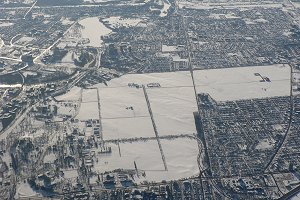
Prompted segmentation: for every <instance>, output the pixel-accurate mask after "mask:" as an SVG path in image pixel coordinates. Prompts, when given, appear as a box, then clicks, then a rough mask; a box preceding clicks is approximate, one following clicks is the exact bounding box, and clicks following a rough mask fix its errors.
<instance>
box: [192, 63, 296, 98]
mask: <svg viewBox="0 0 300 200" xmlns="http://www.w3.org/2000/svg"><path fill="white" fill-rule="evenodd" d="M290 70H291V69H290V67H289V66H288V65H271V66H263V67H262V66H258V67H243V68H229V69H211V70H201V71H195V72H194V78H195V84H196V86H197V87H196V88H197V92H198V93H200V92H205V93H209V94H210V95H211V96H212V97H213V98H214V99H215V100H217V101H226V100H237V99H251V98H266V97H274V96H285V95H289V94H290ZM255 73H259V74H260V75H261V76H263V77H268V78H269V79H270V82H260V81H261V80H262V78H261V77H260V76H255Z"/></svg>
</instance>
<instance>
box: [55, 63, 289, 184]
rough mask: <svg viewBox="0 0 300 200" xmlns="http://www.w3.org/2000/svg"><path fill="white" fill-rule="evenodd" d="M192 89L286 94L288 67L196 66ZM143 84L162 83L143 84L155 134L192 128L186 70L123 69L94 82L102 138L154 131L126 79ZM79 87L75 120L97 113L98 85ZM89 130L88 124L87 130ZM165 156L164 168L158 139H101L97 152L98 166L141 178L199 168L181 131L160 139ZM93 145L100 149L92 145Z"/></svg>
mask: <svg viewBox="0 0 300 200" xmlns="http://www.w3.org/2000/svg"><path fill="white" fill-rule="evenodd" d="M255 73H259V74H260V75H261V76H262V77H268V78H269V79H270V82H267V81H265V82H261V81H262V80H263V79H262V78H261V77H260V76H258V74H255ZM194 79H195V84H196V90H197V93H200V92H206V93H209V94H210V95H211V96H212V97H213V98H215V99H216V100H218V101H225V100H237V99H249V98H263V97H274V96H283V95H289V87H290V85H289V84H290V67H289V66H287V65H272V66H263V67H244V68H230V69H213V70H201V71H195V72H194ZM132 83H135V84H137V85H142V84H143V85H145V86H147V84H149V83H159V84H160V85H161V87H155V88H147V89H146V91H147V94H148V97H149V101H150V104H151V108H152V112H153V116H154V121H155V123H156V126H157V130H158V135H159V136H165V135H173V136H178V135H180V134H189V135H192V134H193V133H196V127H195V123H194V116H193V112H195V111H196V110H197V104H196V100H195V93H194V88H193V84H192V78H191V75H190V72H188V71H187V72H170V73H151V74H128V75H124V76H122V77H120V78H118V79H113V80H111V81H109V82H108V86H105V85H104V84H98V85H95V86H94V87H95V88H98V91H99V97H100V104H101V119H102V120H101V122H102V131H103V132H102V133H103V139H104V140H110V139H114V140H117V139H119V140H122V139H128V138H131V139H132V138H140V137H144V138H151V137H154V136H155V134H154V129H153V125H152V121H151V118H150V115H149V111H148V107H147V104H146V100H145V96H144V92H143V89H142V88H136V87H129V85H128V84H132ZM95 88H94V89H84V90H83V93H82V103H81V106H80V111H79V115H78V116H77V118H78V119H79V120H88V119H98V118H99V113H98V98H97V89H95ZM57 99H61V100H67V99H74V100H75V101H78V99H80V89H79V88H74V89H72V90H71V91H70V92H69V93H67V94H65V95H62V96H61V97H58V98H57ZM90 132H91V134H92V130H91V131H90ZM160 140H161V144H162V149H163V152H164V155H165V157H166V164H167V167H168V171H164V164H163V161H162V156H161V153H160V150H159V147H158V144H157V140H147V141H133V142H132V143H129V142H122V141H121V142H120V144H119V145H120V153H119V147H118V145H116V144H111V143H106V145H107V146H110V147H111V148H112V153H111V154H109V153H108V154H103V153H102V154H100V153H99V152H96V155H97V158H98V160H99V161H98V163H97V164H96V166H95V170H96V171H98V172H101V173H102V172H105V171H111V170H114V169H119V168H122V169H134V162H136V164H137V166H138V169H141V170H145V171H146V178H140V179H139V180H138V181H139V182H142V181H144V180H147V181H161V180H164V179H165V180H172V179H179V178H184V177H189V176H193V175H196V174H197V173H198V170H199V169H198V164H197V155H198V153H199V149H198V144H197V141H196V140H192V139H187V138H184V137H180V138H177V139H173V140H167V139H160ZM268 145H272V141H264V143H262V144H258V146H257V148H268ZM96 151H99V149H98V150H96Z"/></svg>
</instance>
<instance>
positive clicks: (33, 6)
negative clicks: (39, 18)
mask: <svg viewBox="0 0 300 200" xmlns="http://www.w3.org/2000/svg"><path fill="white" fill-rule="evenodd" d="M37 2H38V0H37V1H36V2H34V3H33V5H32V6H31V7H30V9H29V10H28V11H27V12H26V14H25V15H24V19H26V17H27V15H28V14H29V13H30V12H31V10H32V9H33V8H34V6H35V4H36V3H37Z"/></svg>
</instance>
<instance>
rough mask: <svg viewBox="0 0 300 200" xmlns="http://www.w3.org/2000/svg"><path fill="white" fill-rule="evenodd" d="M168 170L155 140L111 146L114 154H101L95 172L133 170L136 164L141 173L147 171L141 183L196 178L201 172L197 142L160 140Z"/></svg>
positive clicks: (180, 139) (189, 140)
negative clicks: (198, 163)
mask: <svg viewBox="0 0 300 200" xmlns="http://www.w3.org/2000/svg"><path fill="white" fill-rule="evenodd" d="M161 143H162V146H163V150H164V154H165V158H166V163H167V166H168V171H165V170H164V165H163V161H162V157H161V154H160V151H159V148H158V144H157V141H156V140H151V141H147V142H133V143H120V154H119V148H118V145H116V144H109V145H108V146H110V147H111V148H112V154H111V155H104V154H102V155H101V154H98V158H99V162H98V163H97V164H96V166H95V170H96V171H98V172H99V173H103V172H105V171H111V170H113V169H134V162H136V165H137V168H138V170H143V171H145V172H146V177H145V178H142V177H140V179H139V180H136V181H138V182H142V181H144V180H147V181H162V180H174V179H180V178H185V177H190V176H194V175H196V174H197V173H199V168H198V165H197V155H198V152H199V151H198V146H197V141H196V140H191V139H185V138H179V139H175V140H165V139H164V140H161Z"/></svg>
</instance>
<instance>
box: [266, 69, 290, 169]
mask: <svg viewBox="0 0 300 200" xmlns="http://www.w3.org/2000/svg"><path fill="white" fill-rule="evenodd" d="M289 66H290V68H291V74H290V113H289V122H288V127H287V130H286V132H285V134H284V136H283V139H282V141H281V143H279V145H278V148H277V149H276V150H275V152H274V154H273V155H272V157H271V158H270V161H269V162H268V163H267V165H266V167H265V170H264V171H265V172H266V171H267V170H268V168H269V167H270V166H271V164H272V162H273V161H274V160H276V158H277V156H278V155H279V153H280V151H281V147H283V146H284V145H285V144H286V142H287V139H288V136H289V135H290V132H291V127H292V122H293V114H294V98H293V67H292V65H289Z"/></svg>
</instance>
